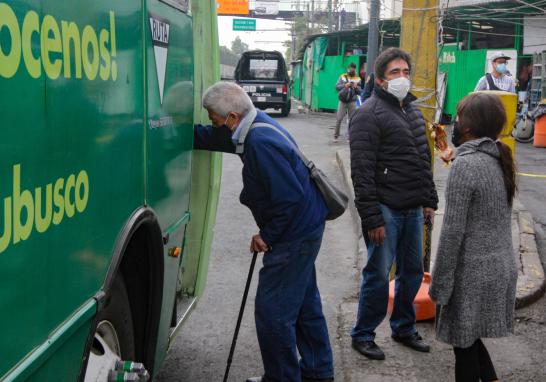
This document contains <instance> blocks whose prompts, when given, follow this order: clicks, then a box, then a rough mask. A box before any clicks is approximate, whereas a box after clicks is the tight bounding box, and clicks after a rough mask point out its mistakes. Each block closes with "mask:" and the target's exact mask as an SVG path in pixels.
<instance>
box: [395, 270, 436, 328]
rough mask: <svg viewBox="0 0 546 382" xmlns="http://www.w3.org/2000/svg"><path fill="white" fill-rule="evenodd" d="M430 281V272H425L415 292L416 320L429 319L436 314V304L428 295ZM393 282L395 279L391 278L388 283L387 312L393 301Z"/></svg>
mask: <svg viewBox="0 0 546 382" xmlns="http://www.w3.org/2000/svg"><path fill="white" fill-rule="evenodd" d="M431 281H432V278H431V277H430V273H427V272H425V275H424V276H423V282H422V283H421V287H420V288H419V292H417V296H415V300H413V306H414V307H415V317H416V319H417V321H426V320H430V319H432V318H434V317H435V316H436V305H435V304H434V303H433V302H432V300H431V299H430V297H429V295H428V290H429V288H430V282H431ZM394 283H395V280H392V281H391V282H390V283H389V305H388V306H387V311H388V312H389V314H392V305H393V302H394Z"/></svg>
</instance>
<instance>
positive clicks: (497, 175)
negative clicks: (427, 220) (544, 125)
mask: <svg viewBox="0 0 546 382" xmlns="http://www.w3.org/2000/svg"><path fill="white" fill-rule="evenodd" d="M499 155H500V154H499V151H498V149H497V146H496V144H495V142H493V141H492V140H491V139H489V138H481V139H477V140H473V141H469V142H466V143H464V144H463V145H461V147H460V148H459V150H458V153H457V157H456V159H455V161H454V162H453V167H452V168H451V172H450V173H449V178H448V181H447V189H446V210H445V216H444V222H443V227H442V233H441V236H440V244H439V247H438V252H437V255H436V262H435V264H434V268H433V271H432V285H431V287H430V292H429V293H430V296H431V297H432V298H433V299H434V300H436V303H437V304H438V305H441V307H440V309H439V311H438V312H437V315H436V336H437V338H438V339H439V340H440V341H443V342H446V343H449V344H451V345H453V346H456V347H462V348H465V347H469V346H471V345H472V344H473V343H474V341H475V340H477V339H478V338H483V337H505V336H507V335H509V333H513V314H514V302H515V294H516V280H517V266H516V259H515V255H514V250H513V248H512V233H511V206H510V205H509V203H508V201H507V196H506V189H505V186H504V182H503V174H502V169H501V166H500V164H499V160H498V158H499Z"/></svg>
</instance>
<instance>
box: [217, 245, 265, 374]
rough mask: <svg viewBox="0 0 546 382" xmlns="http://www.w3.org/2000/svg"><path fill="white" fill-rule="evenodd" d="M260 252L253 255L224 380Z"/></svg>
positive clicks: (226, 372) (229, 365) (231, 359)
mask: <svg viewBox="0 0 546 382" xmlns="http://www.w3.org/2000/svg"><path fill="white" fill-rule="evenodd" d="M257 257H258V252H254V254H253V255H252V262H251V263H250V269H249V271H248V277H247V279H246V286H245V291H244V293H243V301H241V308H240V309H239V317H237V325H235V333H233V340H232V341H231V349H230V350H229V356H228V360H227V365H226V371H225V373H224V380H223V381H224V382H226V381H227V379H228V375H229V368H230V367H231V361H233V353H234V352H235V345H236V344H237V336H238V335H239V328H240V327H241V321H242V319H243V313H244V311H245V305H246V298H247V296H248V289H249V288H250V281H251V280H252V274H253V273H254V265H256V258H257Z"/></svg>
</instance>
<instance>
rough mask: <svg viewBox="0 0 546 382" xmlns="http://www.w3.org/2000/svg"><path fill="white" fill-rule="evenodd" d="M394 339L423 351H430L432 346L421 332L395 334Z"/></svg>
mask: <svg viewBox="0 0 546 382" xmlns="http://www.w3.org/2000/svg"><path fill="white" fill-rule="evenodd" d="M392 339H393V340H395V341H396V342H400V343H401V344H402V345H404V346H407V347H409V348H411V349H413V350H417V351H420V352H422V353H428V352H429V351H430V346H429V345H428V344H427V343H426V342H425V341H423V338H422V337H421V336H420V335H419V333H413V334H412V335H409V336H405V337H400V336H395V335H393V336H392Z"/></svg>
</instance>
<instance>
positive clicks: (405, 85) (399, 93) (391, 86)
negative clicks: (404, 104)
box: [387, 77, 411, 101]
mask: <svg viewBox="0 0 546 382" xmlns="http://www.w3.org/2000/svg"><path fill="white" fill-rule="evenodd" d="M387 84H388V85H387V91H388V92H389V93H391V94H392V95H393V96H395V97H396V98H398V100H399V101H402V100H403V99H404V98H406V96H407V95H408V92H409V90H410V88H411V82H410V80H408V79H407V78H406V77H398V78H395V79H394V80H390V81H387Z"/></svg>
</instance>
